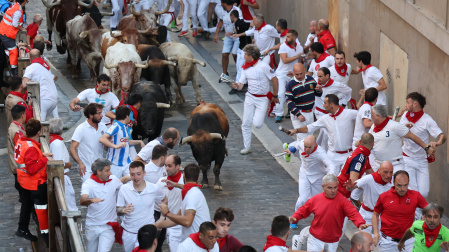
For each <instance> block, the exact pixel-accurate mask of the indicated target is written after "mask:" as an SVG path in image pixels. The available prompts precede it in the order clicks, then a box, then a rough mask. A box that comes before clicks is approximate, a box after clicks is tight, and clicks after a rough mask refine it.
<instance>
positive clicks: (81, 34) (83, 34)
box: [80, 31, 89, 39]
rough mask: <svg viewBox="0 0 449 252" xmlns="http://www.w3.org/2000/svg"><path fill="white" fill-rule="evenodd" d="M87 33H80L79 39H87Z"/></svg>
mask: <svg viewBox="0 0 449 252" xmlns="http://www.w3.org/2000/svg"><path fill="white" fill-rule="evenodd" d="M88 33H89V32H88V31H83V32H81V33H80V39H85V38H86V37H87V34H88Z"/></svg>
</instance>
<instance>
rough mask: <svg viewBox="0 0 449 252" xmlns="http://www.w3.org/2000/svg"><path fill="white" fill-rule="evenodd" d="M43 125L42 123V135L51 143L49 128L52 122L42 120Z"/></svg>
mask: <svg viewBox="0 0 449 252" xmlns="http://www.w3.org/2000/svg"><path fill="white" fill-rule="evenodd" d="M41 125H42V128H41V135H40V137H43V138H45V140H47V143H50V128H49V126H50V123H49V122H48V121H47V122H42V121H41ZM49 146H50V145H49Z"/></svg>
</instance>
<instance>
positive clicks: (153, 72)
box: [138, 45, 176, 104]
mask: <svg viewBox="0 0 449 252" xmlns="http://www.w3.org/2000/svg"><path fill="white" fill-rule="evenodd" d="M138 51H139V55H140V58H141V59H142V60H146V59H149V66H148V68H146V69H142V75H141V77H142V78H144V79H146V80H149V81H152V82H154V83H157V84H161V85H164V87H165V96H166V97H167V100H168V101H169V103H170V104H171V101H172V95H171V91H170V70H169V69H168V66H176V63H173V62H171V61H168V60H165V56H164V54H163V53H162V51H161V49H159V48H158V47H157V46H153V45H150V46H145V47H143V46H142V45H141V46H139V49H138Z"/></svg>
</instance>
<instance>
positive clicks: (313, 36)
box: [304, 33, 316, 46]
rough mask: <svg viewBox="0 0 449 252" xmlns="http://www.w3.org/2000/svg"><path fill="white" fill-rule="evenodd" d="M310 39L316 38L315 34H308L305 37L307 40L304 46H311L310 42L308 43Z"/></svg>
mask: <svg viewBox="0 0 449 252" xmlns="http://www.w3.org/2000/svg"><path fill="white" fill-rule="evenodd" d="M310 38H314V39H315V38H316V36H315V33H309V35H307V39H306V42H304V46H309V45H310V44H312V42H311V41H310Z"/></svg>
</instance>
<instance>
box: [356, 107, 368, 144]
mask: <svg viewBox="0 0 449 252" xmlns="http://www.w3.org/2000/svg"><path fill="white" fill-rule="evenodd" d="M371 107H372V106H371V105H369V104H367V103H364V104H363V105H362V106H361V107H360V108H359V110H358V111H357V119H356V120H355V127H354V137H353V138H352V143H353V144H354V145H355V143H356V142H357V141H359V140H360V139H361V138H362V135H363V134H365V133H367V132H368V131H369V128H366V127H365V125H364V124H363V119H369V120H371Z"/></svg>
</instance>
